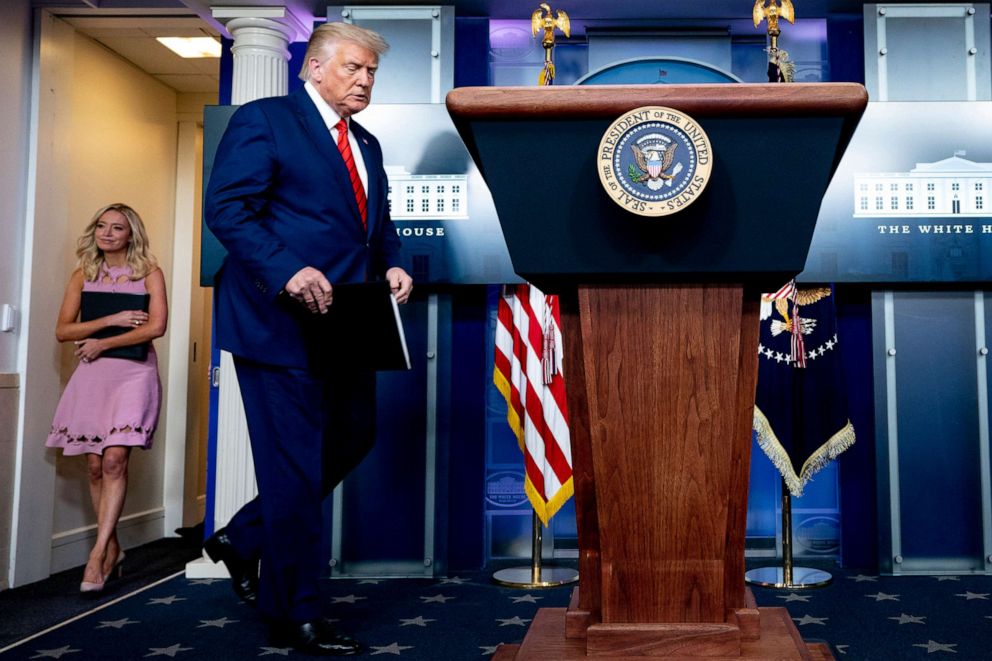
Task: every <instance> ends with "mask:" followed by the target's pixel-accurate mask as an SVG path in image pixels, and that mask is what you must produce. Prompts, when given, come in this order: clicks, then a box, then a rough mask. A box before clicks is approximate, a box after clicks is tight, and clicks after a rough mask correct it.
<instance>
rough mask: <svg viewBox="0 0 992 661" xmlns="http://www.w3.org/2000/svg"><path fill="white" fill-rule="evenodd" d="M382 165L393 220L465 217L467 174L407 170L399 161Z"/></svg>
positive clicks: (466, 211) (466, 215)
mask: <svg viewBox="0 0 992 661" xmlns="http://www.w3.org/2000/svg"><path fill="white" fill-rule="evenodd" d="M385 169H386V177H388V179H389V215H390V217H391V218H392V219H393V220H452V219H455V218H468V191H467V188H468V186H467V183H468V176H467V175H464V174H410V173H409V172H407V170H406V168H404V167H403V166H400V165H387V166H386V168H385Z"/></svg>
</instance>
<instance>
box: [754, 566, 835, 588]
mask: <svg viewBox="0 0 992 661" xmlns="http://www.w3.org/2000/svg"><path fill="white" fill-rule="evenodd" d="M833 580H834V577H833V575H832V574H831V573H830V572H826V571H823V570H822V569H813V568H812V567H793V568H792V577H791V578H790V579H789V580H788V581H787V580H785V567H758V568H757V569H752V570H751V571H748V572H745V574H744V582H745V583H748V584H750V585H760V586H761V587H763V588H779V589H783V590H803V589H807V588H822V587H823V586H824V585H829V584H830V582H831V581H833Z"/></svg>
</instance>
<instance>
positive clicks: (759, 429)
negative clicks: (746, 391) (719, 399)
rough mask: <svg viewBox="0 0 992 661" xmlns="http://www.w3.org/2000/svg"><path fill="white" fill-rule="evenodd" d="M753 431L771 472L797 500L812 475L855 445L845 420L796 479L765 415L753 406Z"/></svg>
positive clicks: (790, 464) (849, 423) (808, 460)
mask: <svg viewBox="0 0 992 661" xmlns="http://www.w3.org/2000/svg"><path fill="white" fill-rule="evenodd" d="M753 428H754V431H755V432H756V433H757V435H758V447H760V448H761V449H762V451H763V452H764V453H765V454H766V455H767V456H768V458H769V459H770V460H771V462H772V463H773V464H774V465H775V468H776V469H778V472H779V473H781V475H782V479H783V480H784V481H785V485H786V487H787V488H788V489H789V493H791V494H792V495H793V496H795V497H797V498H798V497H799V496H802V495H803V489H805V488H806V485H807V484H809V481H810V480H811V479H812V478H813V476H814V475H815V474H817V473H818V472H820V470H822V469H823V467H824V466H826V465H827V464H829V463H830V462H831V461H833V460H834V459H836V458H837V457H838V455H840V453H841V452H843V451H844V450H846V449H847V448H849V447H851V446H852V445H854V441H855V435H854V425H852V424H851V421H850V420H848V421H847V424H846V425H844V426H843V427H842V428H841V429H840V430H839V431H838V432H837V433H836V434H834V435H833V436H831V437H830V439H829V440H828V441H827V442H826V443H824V444H823V445H821V446H820V447H819V448H817V449H816V452H814V453H813V454H811V455H810V457H809V459H807V460H806V462H805V463H803V467H802V470H800V471H799V475H796V472H795V471H794V470H793V469H792V460H791V459H790V458H789V453H788V452H786V451H785V448H784V447H782V443H781V442H780V441H779V440H778V436H776V435H775V430H773V429H772V425H771V423H770V422H768V418H766V417H765V414H764V413H762V412H761V409H759V408H758V407H757V406H755V407H754V423H753Z"/></svg>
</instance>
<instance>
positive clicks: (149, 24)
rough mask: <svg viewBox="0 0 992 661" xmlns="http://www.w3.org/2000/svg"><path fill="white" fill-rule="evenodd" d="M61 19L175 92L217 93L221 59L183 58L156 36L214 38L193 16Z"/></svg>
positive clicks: (74, 17) (79, 16)
mask: <svg viewBox="0 0 992 661" xmlns="http://www.w3.org/2000/svg"><path fill="white" fill-rule="evenodd" d="M63 18H64V20H66V21H67V22H68V23H70V24H71V25H72V26H73V27H75V28H76V30H77V31H78V32H80V33H81V34H84V35H86V36H88V37H90V38H91V39H94V40H95V41H97V42H99V43H101V44H103V45H104V46H106V47H107V48H109V49H110V50H112V51H113V52H115V53H117V54H118V55H120V56H121V57H123V58H124V59H126V60H128V61H129V62H131V63H132V64H134V65H135V66H136V67H138V68H139V69H141V70H142V71H145V72H146V73H148V74H151V75H152V76H154V77H156V78H157V79H158V80H160V81H161V82H162V83H164V84H165V85H168V86H169V87H172V88H173V89H175V90H176V91H178V92H211V93H217V90H218V89H219V87H220V60H218V59H216V58H196V59H186V58H182V57H179V56H178V55H176V54H175V53H173V52H172V51H171V50H169V49H168V48H166V47H165V46H163V45H162V44H160V43H159V42H158V41H157V40H156V39H155V38H156V37H206V36H211V37H215V38H217V31H216V30H215V29H213V28H212V27H211V26H210V25H209V24H207V23H206V22H204V21H202V20H201V19H200V18H198V17H196V16H166V17H158V16H132V15H129V16H106V15H103V16H86V15H72V16H65V17H63Z"/></svg>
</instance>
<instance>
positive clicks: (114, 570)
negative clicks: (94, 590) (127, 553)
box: [103, 549, 124, 583]
mask: <svg viewBox="0 0 992 661" xmlns="http://www.w3.org/2000/svg"><path fill="white" fill-rule="evenodd" d="M123 575H124V549H121V552H120V553H118V554H117V560H116V561H115V562H114V566H113V567H111V568H110V572H109V573H107V575H106V576H104V577H103V582H104V583H106V582H107V581H108V580H110V579H111V578H113V577H116V578H120V577H121V576H123Z"/></svg>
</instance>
